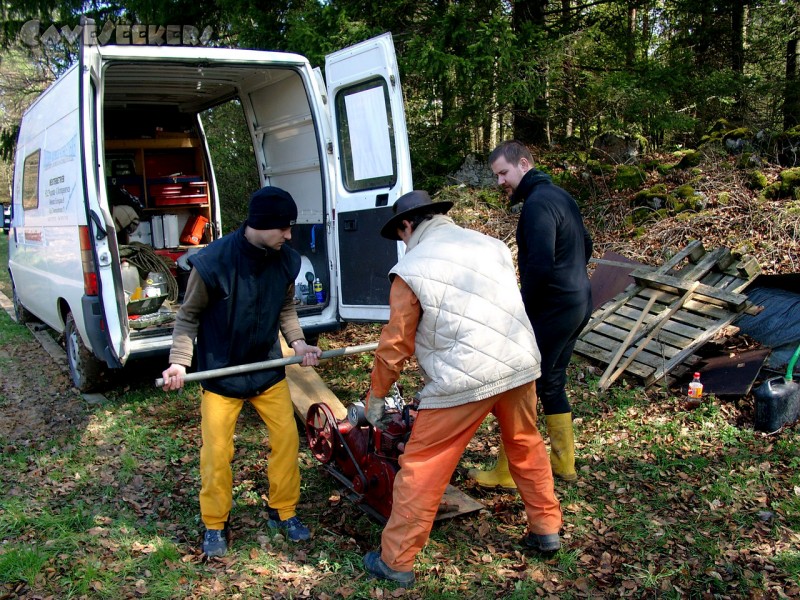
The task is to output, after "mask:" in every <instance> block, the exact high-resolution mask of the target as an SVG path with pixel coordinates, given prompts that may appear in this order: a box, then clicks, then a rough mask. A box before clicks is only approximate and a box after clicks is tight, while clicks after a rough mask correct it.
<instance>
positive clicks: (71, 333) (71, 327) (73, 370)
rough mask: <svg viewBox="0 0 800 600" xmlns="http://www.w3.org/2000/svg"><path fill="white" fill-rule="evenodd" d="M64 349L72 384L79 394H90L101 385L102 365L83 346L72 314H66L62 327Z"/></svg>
mask: <svg viewBox="0 0 800 600" xmlns="http://www.w3.org/2000/svg"><path fill="white" fill-rule="evenodd" d="M64 347H65V349H66V351H67V364H68V365H69V374H70V376H71V377H72V384H73V385H74V386H75V387H76V388H77V389H78V391H80V392H91V391H93V390H95V389H97V388H98V386H99V385H100V383H101V378H102V374H103V365H102V364H101V363H100V361H99V360H97V358H95V356H94V355H93V354H92V353H91V352H90V351H89V349H88V348H87V347H86V346H84V345H83V340H82V339H81V334H80V332H79V331H78V327H77V326H76V325H75V318H74V317H73V316H72V313H67V319H66V323H65V326H64Z"/></svg>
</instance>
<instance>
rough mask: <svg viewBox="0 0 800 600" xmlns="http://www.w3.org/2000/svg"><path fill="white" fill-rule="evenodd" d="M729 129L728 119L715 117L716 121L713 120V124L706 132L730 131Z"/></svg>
mask: <svg viewBox="0 0 800 600" xmlns="http://www.w3.org/2000/svg"><path fill="white" fill-rule="evenodd" d="M730 130H731V124H730V122H729V121H728V119H717V120H716V121H714V124H713V125H712V126H711V128H710V129H709V130H708V133H709V134H712V133H723V132H725V131H730Z"/></svg>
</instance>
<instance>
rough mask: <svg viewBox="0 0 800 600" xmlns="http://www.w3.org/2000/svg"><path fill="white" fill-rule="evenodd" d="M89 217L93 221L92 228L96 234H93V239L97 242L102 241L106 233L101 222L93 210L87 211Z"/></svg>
mask: <svg viewBox="0 0 800 600" xmlns="http://www.w3.org/2000/svg"><path fill="white" fill-rule="evenodd" d="M89 216H91V217H92V221H94V226H95V227H96V228H97V233H95V239H96V240H97V241H98V242H99V241H100V240H104V239H105V238H106V236H107V235H108V234H107V233H106V230H105V227H103V221H102V220H101V219H100V217H99V216H97V213H96V212H94V211H93V210H90V211H89Z"/></svg>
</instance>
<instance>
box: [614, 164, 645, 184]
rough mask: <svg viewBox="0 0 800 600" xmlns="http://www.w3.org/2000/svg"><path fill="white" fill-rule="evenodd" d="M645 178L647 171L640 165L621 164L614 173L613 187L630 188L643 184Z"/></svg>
mask: <svg viewBox="0 0 800 600" xmlns="http://www.w3.org/2000/svg"><path fill="white" fill-rule="evenodd" d="M645 179H646V176H645V173H644V171H642V170H641V169H640V168H639V167H633V166H630V165H620V166H618V167H617V171H616V173H615V174H614V182H613V185H612V187H613V188H614V189H615V190H629V189H631V188H636V187H639V186H640V185H642V184H643V183H644V181H645Z"/></svg>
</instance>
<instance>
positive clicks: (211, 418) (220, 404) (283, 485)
mask: <svg viewBox="0 0 800 600" xmlns="http://www.w3.org/2000/svg"><path fill="white" fill-rule="evenodd" d="M248 400H249V401H250V403H251V404H252V405H253V407H254V408H255V409H256V411H257V412H258V414H259V416H260V417H261V420H262V421H264V423H265V424H266V426H267V431H268V433H269V441H270V445H271V446H272V452H270V455H269V462H268V464H267V477H268V478H269V505H270V507H272V508H274V509H276V510H277V511H278V514H279V515H280V518H281V519H288V518H290V517H293V516H294V515H295V508H296V507H297V503H298V501H299V500H300V466H299V464H298V462H297V453H298V451H299V449H300V437H299V435H298V433H297V425H296V424H295V420H294V409H293V407H292V399H291V397H290V396H289V384H288V383H287V382H286V380H285V379H284V380H283V381H280V382H279V383H276V384H275V385H273V386H272V387H271V388H269V389H268V390H267V391H265V392H263V393H262V394H260V395H258V396H254V397H253V398H248ZM243 405H244V400H241V399H239V398H228V397H225V396H220V395H219V394H215V393H213V392H209V391H207V390H203V400H202V402H201V404H200V416H201V418H202V421H201V429H202V433H203V447H202V448H201V449H200V482H201V487H200V514H201V515H202V517H203V523H204V524H205V526H206V528H207V529H222V528H223V527H224V526H225V523H226V522H227V521H228V516H229V515H230V512H231V507H232V506H233V474H232V472H231V460H233V434H234V431H235V429H236V421H237V420H238V418H239V413H240V412H241V411H242V406H243Z"/></svg>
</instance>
